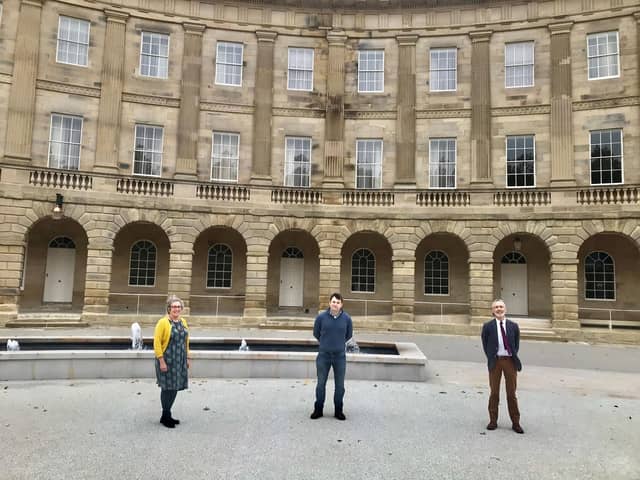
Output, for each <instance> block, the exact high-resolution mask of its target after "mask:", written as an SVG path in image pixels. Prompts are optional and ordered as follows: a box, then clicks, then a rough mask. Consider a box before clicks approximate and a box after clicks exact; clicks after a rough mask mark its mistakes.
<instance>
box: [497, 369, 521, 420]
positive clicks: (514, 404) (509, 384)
mask: <svg viewBox="0 0 640 480" xmlns="http://www.w3.org/2000/svg"><path fill="white" fill-rule="evenodd" d="M503 373H504V383H505V387H506V390H507V407H508V408H509V416H510V417H511V423H512V424H514V425H519V424H520V410H518V399H517V398H516V386H517V380H518V371H517V370H516V367H515V365H514V364H513V360H512V359H511V358H498V359H497V360H496V366H495V367H494V369H493V370H490V371H489V387H490V388H491V394H490V395H489V420H490V421H491V422H497V421H498V405H499V404H500V380H502V374H503Z"/></svg>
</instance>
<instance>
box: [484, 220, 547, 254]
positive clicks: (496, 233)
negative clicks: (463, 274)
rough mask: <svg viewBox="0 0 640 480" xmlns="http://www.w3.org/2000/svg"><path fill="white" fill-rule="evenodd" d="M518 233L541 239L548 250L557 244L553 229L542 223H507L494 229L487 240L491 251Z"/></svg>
mask: <svg viewBox="0 0 640 480" xmlns="http://www.w3.org/2000/svg"><path fill="white" fill-rule="evenodd" d="M518 233H526V234H529V235H532V236H534V237H537V238H539V239H540V240H542V242H544V244H545V245H546V246H547V249H549V250H551V247H552V246H553V245H554V243H555V239H554V235H553V228H552V227H550V226H548V225H545V224H544V223H542V222H535V221H507V222H501V223H498V224H497V225H496V226H495V228H493V229H492V232H491V234H490V235H489V236H488V238H487V240H488V242H489V245H490V247H491V250H495V248H496V247H497V246H498V244H499V243H500V242H501V241H503V240H504V239H505V238H506V237H508V236H510V235H515V234H518Z"/></svg>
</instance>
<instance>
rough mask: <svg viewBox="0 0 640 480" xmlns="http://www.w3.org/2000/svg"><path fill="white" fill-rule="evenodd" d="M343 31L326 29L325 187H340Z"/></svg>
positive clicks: (342, 172) (342, 118)
mask: <svg viewBox="0 0 640 480" xmlns="http://www.w3.org/2000/svg"><path fill="white" fill-rule="evenodd" d="M346 41H347V36H346V35H345V34H344V32H335V31H330V32H327V42H328V44H329V58H328V65H327V105H326V114H325V143H324V179H323V182H322V183H323V186H325V187H343V186H344V79H345V76H344V62H345V42H346ZM329 294H330V293H329Z"/></svg>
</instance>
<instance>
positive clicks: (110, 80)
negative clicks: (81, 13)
mask: <svg viewBox="0 0 640 480" xmlns="http://www.w3.org/2000/svg"><path fill="white" fill-rule="evenodd" d="M104 14H105V16H106V18H107V28H106V31H105V35H104V44H105V46H106V48H105V49H104V57H103V59H102V78H101V84H102V89H101V91H100V107H99V110H98V136H97V145H96V161H95V167H94V169H95V170H96V171H98V172H106V173H116V172H117V171H118V161H119V157H120V152H119V149H120V118H121V116H122V114H121V112H122V89H123V85H124V56H125V55H124V49H125V37H126V29H127V18H129V14H128V13H125V12H120V11H117V10H109V9H105V11H104Z"/></svg>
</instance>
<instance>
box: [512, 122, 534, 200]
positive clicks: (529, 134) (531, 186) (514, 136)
mask: <svg viewBox="0 0 640 480" xmlns="http://www.w3.org/2000/svg"><path fill="white" fill-rule="evenodd" d="M517 137H531V138H533V160H532V162H533V185H509V139H510V138H517ZM517 149H518V148H517V147H516V150H517ZM525 151H526V145H525ZM504 158H505V162H504V168H505V186H506V187H507V188H515V189H518V188H535V187H536V184H537V176H536V136H535V135H534V134H532V133H524V134H521V135H506V136H505V139H504ZM525 175H527V174H526V173H525Z"/></svg>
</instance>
